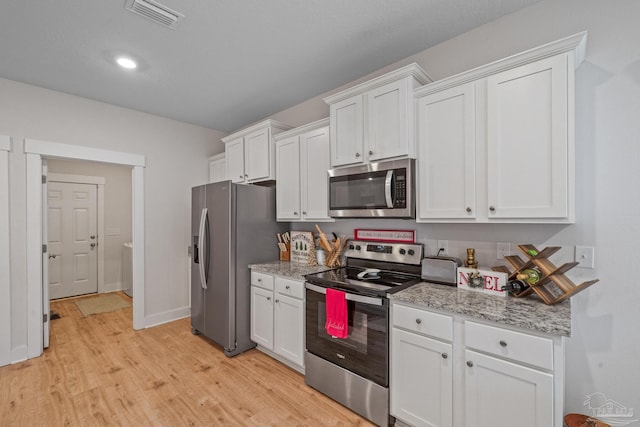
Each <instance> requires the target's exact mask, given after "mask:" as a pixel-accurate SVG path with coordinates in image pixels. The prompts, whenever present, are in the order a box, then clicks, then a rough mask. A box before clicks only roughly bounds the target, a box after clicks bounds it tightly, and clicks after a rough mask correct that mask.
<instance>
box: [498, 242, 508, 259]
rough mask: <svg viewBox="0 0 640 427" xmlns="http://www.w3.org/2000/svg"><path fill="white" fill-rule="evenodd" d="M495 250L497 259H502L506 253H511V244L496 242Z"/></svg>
mask: <svg viewBox="0 0 640 427" xmlns="http://www.w3.org/2000/svg"><path fill="white" fill-rule="evenodd" d="M496 246H497V251H496V258H497V259H504V257H506V256H507V255H511V244H510V243H498V244H497V245H496Z"/></svg>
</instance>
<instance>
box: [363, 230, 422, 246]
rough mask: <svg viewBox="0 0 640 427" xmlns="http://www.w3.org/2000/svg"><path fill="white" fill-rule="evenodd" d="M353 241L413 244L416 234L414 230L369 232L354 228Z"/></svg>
mask: <svg viewBox="0 0 640 427" xmlns="http://www.w3.org/2000/svg"><path fill="white" fill-rule="evenodd" d="M353 236H354V239H355V240H375V241H377V242H390V243H415V242H416V232H415V231H414V230H371V229H366V228H356V229H355V230H353Z"/></svg>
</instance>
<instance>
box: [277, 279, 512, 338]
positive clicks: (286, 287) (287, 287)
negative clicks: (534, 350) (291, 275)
mask: <svg viewBox="0 0 640 427" xmlns="http://www.w3.org/2000/svg"><path fill="white" fill-rule="evenodd" d="M290 287H291V286H289V285H287V286H285V287H284V288H285V289H289V288H290ZM505 345H506V344H505Z"/></svg>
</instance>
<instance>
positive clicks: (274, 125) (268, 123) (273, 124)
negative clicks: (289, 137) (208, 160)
mask: <svg viewBox="0 0 640 427" xmlns="http://www.w3.org/2000/svg"><path fill="white" fill-rule="evenodd" d="M265 127H270V128H271V129H279V130H281V131H285V130H289V129H291V128H292V127H293V126H290V125H288V124H286V123H282V122H279V121H277V120H272V119H267V120H263V121H261V122H259V123H256V124H254V125H252V126H249V127H248V128H244V129H241V130H239V131H237V132H233V133H232V134H229V135H227V136H225V137H224V138H221V141H222V142H229V141H231V140H234V139H236V138H239V137H242V136H245V135H248V134H250V133H252V132H254V131H256V130H260V129H264V128H265Z"/></svg>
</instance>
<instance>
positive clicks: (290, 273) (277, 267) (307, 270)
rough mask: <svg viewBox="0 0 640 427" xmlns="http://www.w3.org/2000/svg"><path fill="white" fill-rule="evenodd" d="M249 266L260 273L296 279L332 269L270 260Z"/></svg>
mask: <svg viewBox="0 0 640 427" xmlns="http://www.w3.org/2000/svg"><path fill="white" fill-rule="evenodd" d="M249 268H250V269H251V270H253V271H257V272H260V273H266V274H274V275H276V276H282V277H288V278H291V279H295V280H304V276H306V275H307V274H313V273H319V272H321V271H327V270H331V269H330V268H329V267H326V266H324V265H317V266H312V265H306V264H298V263H295V262H289V261H270V262H265V263H258V264H249Z"/></svg>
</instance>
